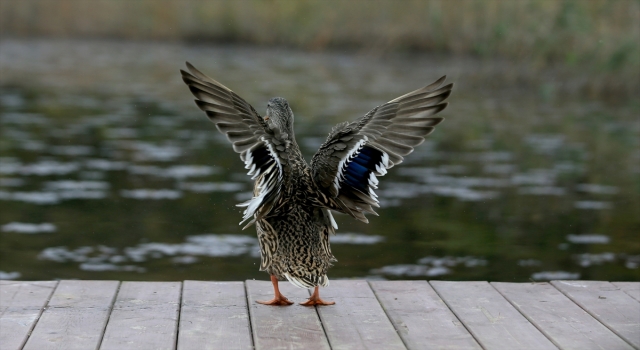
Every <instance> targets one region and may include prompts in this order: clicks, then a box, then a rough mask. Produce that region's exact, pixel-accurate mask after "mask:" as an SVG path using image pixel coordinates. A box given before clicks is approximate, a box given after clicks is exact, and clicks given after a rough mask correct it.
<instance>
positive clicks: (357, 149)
mask: <svg viewBox="0 0 640 350" xmlns="http://www.w3.org/2000/svg"><path fill="white" fill-rule="evenodd" d="M368 140H369V139H368V138H367V136H363V139H362V140H360V141H358V143H356V144H355V145H354V146H353V148H352V149H351V150H349V153H347V155H346V157H344V158H342V159H341V160H340V163H339V164H338V173H337V174H336V177H335V179H333V186H334V188H335V189H336V191H339V190H340V187H341V186H340V182H341V181H342V180H344V169H345V165H346V164H348V163H350V162H351V159H352V158H354V157H356V156H357V155H358V154H359V153H360V150H361V149H362V147H364V144H365V143H367V141H368Z"/></svg>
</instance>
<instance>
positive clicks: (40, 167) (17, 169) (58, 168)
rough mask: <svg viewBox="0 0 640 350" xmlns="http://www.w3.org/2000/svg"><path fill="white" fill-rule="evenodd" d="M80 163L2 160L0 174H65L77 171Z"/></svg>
mask: <svg viewBox="0 0 640 350" xmlns="http://www.w3.org/2000/svg"><path fill="white" fill-rule="evenodd" d="M79 168H80V164H78V163H77V162H69V163H62V162H58V161H55V160H42V161H40V162H37V163H32V164H24V165H23V164H22V163H20V162H18V161H6V162H5V161H3V162H2V163H1V164H0V174H6V175H12V174H19V175H25V176H27V175H37V176H47V175H67V174H70V173H72V172H75V171H77V170H78V169H79Z"/></svg>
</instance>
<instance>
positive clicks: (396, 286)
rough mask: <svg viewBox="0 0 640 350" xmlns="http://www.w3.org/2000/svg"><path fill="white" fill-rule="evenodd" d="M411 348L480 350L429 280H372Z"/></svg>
mask: <svg viewBox="0 0 640 350" xmlns="http://www.w3.org/2000/svg"><path fill="white" fill-rule="evenodd" d="M369 284H370V285H371V288H373V291H374V292H375V295H376V296H377V297H378V300H379V301H380V303H381V304H382V307H383V308H384V310H385V311H386V313H387V315H388V316H389V318H390V319H391V322H392V323H393V325H394V326H395V328H396V330H397V331H398V333H399V334H400V337H401V338H402V340H403V341H404V343H405V344H406V346H407V347H408V348H409V349H460V350H462V349H481V348H480V345H478V343H477V342H476V341H475V339H473V336H471V334H470V333H469V331H467V329H466V328H465V327H464V326H463V325H462V323H460V321H459V320H458V318H456V316H455V315H454V314H453V313H452V312H451V310H449V308H448V307H447V306H446V305H445V303H444V302H443V301H442V299H440V297H439V296H438V294H436V292H435V291H434V290H433V288H431V286H430V285H429V283H427V282H426V281H371V282H369Z"/></svg>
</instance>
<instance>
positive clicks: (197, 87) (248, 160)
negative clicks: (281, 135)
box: [180, 62, 283, 228]
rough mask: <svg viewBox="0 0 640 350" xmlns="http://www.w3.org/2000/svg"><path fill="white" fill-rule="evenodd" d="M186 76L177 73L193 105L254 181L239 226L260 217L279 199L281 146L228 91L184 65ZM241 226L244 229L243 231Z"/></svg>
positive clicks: (256, 114) (236, 97)
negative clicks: (208, 120) (191, 97)
mask: <svg viewBox="0 0 640 350" xmlns="http://www.w3.org/2000/svg"><path fill="white" fill-rule="evenodd" d="M187 68H188V70H189V71H188V72H186V71H184V70H180V72H181V73H182V80H183V81H184V82H185V84H187V86H188V87H189V90H190V91H191V93H192V94H193V96H195V97H196V100H195V102H196V105H197V106H198V107H199V108H200V109H201V110H203V111H204V112H205V113H206V114H207V116H208V117H209V119H210V120H211V121H212V122H213V123H214V124H215V125H216V128H217V129H218V130H219V131H220V132H221V133H223V134H225V135H226V136H227V139H228V140H229V141H230V142H231V144H232V145H233V150H234V151H236V152H237V153H240V159H242V161H243V162H244V163H245V168H246V169H249V173H248V175H250V176H252V179H254V180H256V182H255V186H254V193H253V198H251V199H250V200H249V201H247V202H245V203H241V204H239V205H238V206H241V207H246V209H245V211H244V213H243V214H244V215H243V219H242V222H241V223H240V224H242V223H244V222H245V221H247V220H249V219H250V218H251V217H253V218H254V219H253V220H252V221H251V222H250V223H249V224H248V225H247V226H249V225H251V224H252V223H254V222H255V220H257V219H259V218H261V217H264V216H265V215H267V214H268V213H269V211H270V210H271V208H272V207H273V204H274V203H275V201H276V199H277V198H278V196H279V195H280V190H281V183H282V177H283V168H282V161H283V158H282V157H281V156H280V154H279V152H277V147H280V146H279V145H281V144H282V141H281V140H278V137H277V135H275V134H274V133H273V132H272V131H271V130H270V129H269V127H268V126H267V124H266V123H265V121H264V119H263V118H262V117H261V116H260V115H259V114H258V113H257V112H256V110H255V109H254V108H253V107H252V106H251V105H250V104H249V103H247V102H246V101H245V100H244V99H242V98H241V97H240V96H238V95H237V94H236V93H235V92H233V91H231V89H229V88H228V87H226V86H224V85H222V84H220V83H219V82H217V81H216V80H214V79H212V78H210V77H208V76H207V75H205V74H204V73H202V72H200V71H199V70H198V69H196V68H195V67H194V66H193V65H191V64H190V63H189V62H187ZM247 226H245V228H246V227H247Z"/></svg>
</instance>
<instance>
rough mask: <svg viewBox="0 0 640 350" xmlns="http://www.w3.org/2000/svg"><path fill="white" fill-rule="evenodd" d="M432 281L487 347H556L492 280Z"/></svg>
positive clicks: (438, 291) (477, 338) (522, 348)
mask: <svg viewBox="0 0 640 350" xmlns="http://www.w3.org/2000/svg"><path fill="white" fill-rule="evenodd" d="M430 283H431V286H432V287H433V288H434V289H435V290H436V292H437V293H438V295H439V296H440V298H442V300H444V302H445V303H446V304H447V306H449V308H450V309H451V311H453V313H455V315H456V316H457V317H458V319H459V320H460V321H461V322H462V323H463V324H464V325H465V326H466V328H467V329H468V330H469V331H470V332H471V334H472V335H473V336H474V338H475V339H476V340H477V341H478V342H479V343H480V345H482V346H483V347H484V348H485V349H521V350H524V349H532V350H541V349H556V347H555V346H554V345H553V343H551V341H549V339H547V338H546V337H545V336H544V335H543V334H542V333H540V331H538V330H537V329H536V328H535V327H534V326H533V325H532V324H531V323H530V322H529V321H527V319H526V318H524V316H522V315H521V314H520V313H519V312H518V311H517V310H516V309H515V308H514V307H513V306H512V305H511V304H510V303H509V302H508V301H507V300H506V299H505V298H504V297H502V295H500V293H498V291H496V290H495V289H494V288H493V287H491V286H490V285H489V283H487V282H445V281H431V282H430Z"/></svg>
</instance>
